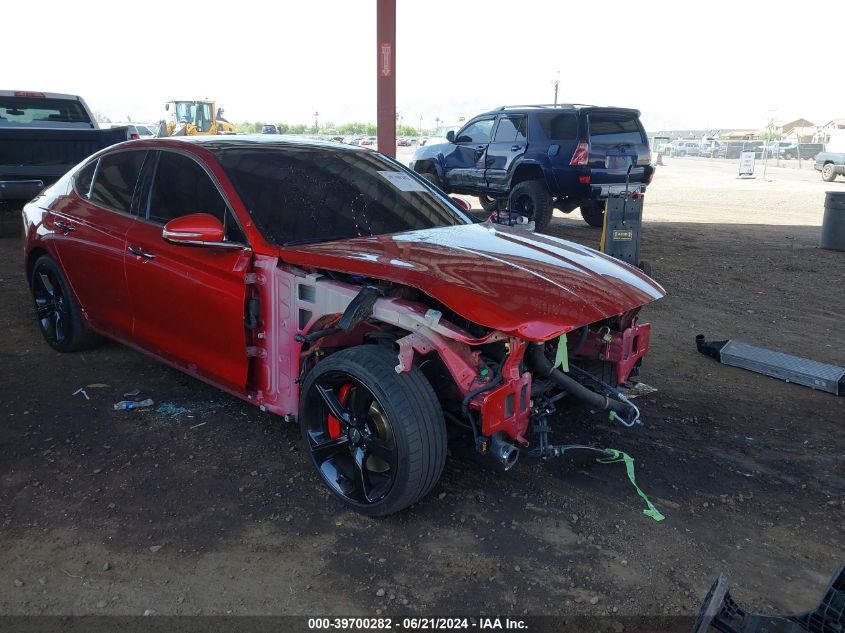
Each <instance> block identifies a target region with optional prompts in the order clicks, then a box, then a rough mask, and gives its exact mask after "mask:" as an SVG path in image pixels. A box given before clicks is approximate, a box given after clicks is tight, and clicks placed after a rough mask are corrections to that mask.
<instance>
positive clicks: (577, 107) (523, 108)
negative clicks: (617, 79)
mask: <svg viewBox="0 0 845 633" xmlns="http://www.w3.org/2000/svg"><path fill="white" fill-rule="evenodd" d="M559 110H560V111H564V112H566V111H569V112H580V111H585V110H617V111H621V112H630V113H632V114H636V115H637V116H640V111H639V110H637V109H635V108H620V107H618V106H598V105H590V104H586V103H558V104H552V103H545V104H543V103H541V104H534V105H503V106H500V107H498V108H495V109H494V110H490V111H489V112H484V113H483V114H481V115H479V116H484V115H488V114H501V113H502V112H508V113H516V114H527V113H530V112H534V113H537V112H555V111H559ZM473 118H475V117H473Z"/></svg>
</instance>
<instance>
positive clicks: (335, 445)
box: [299, 345, 446, 516]
mask: <svg viewBox="0 0 845 633" xmlns="http://www.w3.org/2000/svg"><path fill="white" fill-rule="evenodd" d="M397 362H398V359H397V355H396V352H395V351H393V350H392V349H390V348H388V347H383V346H378V345H361V346H358V347H350V348H347V349H344V350H341V351H339V352H335V353H334V354H331V355H329V356H328V357H327V358H325V359H323V360H321V361H320V362H318V363H317V365H316V366H315V367H314V369H312V370H311V371H310V372H309V374H308V375H307V376H306V378H305V381H304V383H303V385H302V390H301V392H300V393H301V395H300V416H299V417H300V425H301V427H302V439H303V443H304V447H305V449H306V452H307V454H308V456H309V459H310V461H311V464H312V465H313V466H314V468H315V470H316V471H317V473H318V474H319V476H320V478H321V479H322V480H323V482H324V483H325V484H326V485H327V486H328V488H329V490H330V491H331V492H332V493H333V494H334V495H335V496H337V497H338V498H340V499H341V501H343V502H344V503H345V504H347V505H349V506H351V507H352V508H354V509H355V510H357V511H359V512H362V513H364V514H369V515H372V516H384V515H387V514H391V513H393V512H398V511H399V510H402V509H404V508H406V507H408V506H409V505H411V504H412V503H414V502H416V501H418V500H419V499H420V498H422V497H423V496H425V495H426V494H427V493H428V492H429V490H431V488H432V487H433V486H434V485H435V484H436V483H437V480H438V479H439V478H440V473H441V472H442V471H443V465H444V464H445V461H446V425H445V423H444V421H443V412H442V410H441V408H440V403H439V402H438V400H437V396H436V395H435V393H434V390H433V389H432V388H431V385H430V384H429V383H428V381H427V380H426V379H425V376H423V374H422V372H421V371H420V370H419V369H417V368H416V367H412V368H411V369H410V370H409V371H407V372H401V373H397V372H396V369H395V367H396V364H397Z"/></svg>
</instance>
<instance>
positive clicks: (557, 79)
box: [555, 71, 560, 105]
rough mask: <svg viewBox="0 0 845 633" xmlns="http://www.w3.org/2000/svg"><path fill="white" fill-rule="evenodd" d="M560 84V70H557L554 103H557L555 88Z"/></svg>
mask: <svg viewBox="0 0 845 633" xmlns="http://www.w3.org/2000/svg"><path fill="white" fill-rule="evenodd" d="M559 85H560V71H557V78H556V79H555V105H557V88H558V86H559Z"/></svg>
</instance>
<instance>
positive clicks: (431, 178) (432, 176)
mask: <svg viewBox="0 0 845 633" xmlns="http://www.w3.org/2000/svg"><path fill="white" fill-rule="evenodd" d="M420 176H422V177H423V178H425V179H426V180H427V181H428V182H430V183H431V184H432V185H434V186H435V187H437V188H438V189H441V190H443V191H445V189H443V183H442V182H441V181H440V177H439V176H438V175H437V174H436V173H435V172H433V171H424V172H420Z"/></svg>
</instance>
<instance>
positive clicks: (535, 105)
mask: <svg viewBox="0 0 845 633" xmlns="http://www.w3.org/2000/svg"><path fill="white" fill-rule="evenodd" d="M583 107H595V106H593V105H591V104H589V103H530V104H526V105H503V106H501V107H498V108H495V111H497V112H498V111H500V110H513V109H523V108H583Z"/></svg>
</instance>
